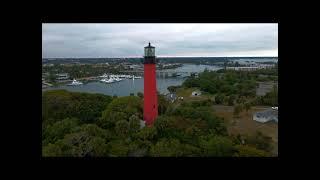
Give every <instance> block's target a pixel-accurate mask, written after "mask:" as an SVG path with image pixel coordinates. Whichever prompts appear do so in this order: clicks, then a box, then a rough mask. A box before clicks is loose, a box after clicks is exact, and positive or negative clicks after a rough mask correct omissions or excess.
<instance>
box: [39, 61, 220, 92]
mask: <svg viewBox="0 0 320 180" xmlns="http://www.w3.org/2000/svg"><path fill="white" fill-rule="evenodd" d="M206 68H207V69H208V70H218V69H221V67H218V66H210V65H191V64H185V65H183V66H182V67H178V68H176V69H174V71H175V72H177V73H179V72H189V73H190V72H202V71H204V70H205V69H206ZM166 71H172V70H169V69H168V70H166ZM186 75H187V74H185V73H182V75H181V76H178V77H174V78H173V77H171V78H166V77H157V89H158V91H159V92H160V93H161V94H166V93H168V90H167V88H168V86H177V85H181V84H182V83H183V81H184V80H185V79H186ZM143 83H144V79H143V78H141V79H135V80H132V79H124V80H123V81H120V82H116V83H111V84H106V83H103V82H99V81H95V82H89V83H85V84H83V85H80V86H67V85H61V86H58V87H50V88H46V89H44V91H46V90H52V89H66V90H68V91H74V92H88V93H100V94H105V95H110V96H113V95H117V96H129V95H130V93H134V94H135V95H136V94H137V93H138V92H142V93H143Z"/></svg>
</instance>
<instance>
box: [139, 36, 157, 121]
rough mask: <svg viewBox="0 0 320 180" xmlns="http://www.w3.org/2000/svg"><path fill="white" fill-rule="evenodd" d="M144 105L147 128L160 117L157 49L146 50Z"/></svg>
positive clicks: (149, 46) (148, 47)
mask: <svg viewBox="0 0 320 180" xmlns="http://www.w3.org/2000/svg"><path fill="white" fill-rule="evenodd" d="M143 64H144V104H143V119H144V121H145V123H146V125H147V126H151V125H152V124H153V123H154V121H155V119H156V118H157V116H158V96H157V81H156V56H155V47H153V46H151V45H150V42H149V45H148V46H146V47H145V48H144V62H143Z"/></svg>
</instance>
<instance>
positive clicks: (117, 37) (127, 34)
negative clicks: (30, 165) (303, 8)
mask: <svg viewBox="0 0 320 180" xmlns="http://www.w3.org/2000/svg"><path fill="white" fill-rule="evenodd" d="M149 41H150V42H151V44H152V45H153V46H155V47H156V56H159V57H161V56H278V24H274V23H269V24H230V23H228V24H116V23H113V24H67V23H65V24H51V23H50V24H42V57H44V58H59V57H75V58H85V57H92V58H94V57H142V56H143V52H144V51H143V48H144V47H145V46H146V45H147V44H148V42H149Z"/></svg>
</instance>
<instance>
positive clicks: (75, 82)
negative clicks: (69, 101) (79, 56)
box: [68, 79, 83, 86]
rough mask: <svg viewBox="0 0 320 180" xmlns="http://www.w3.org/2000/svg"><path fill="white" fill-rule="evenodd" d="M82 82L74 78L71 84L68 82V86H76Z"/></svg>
mask: <svg viewBox="0 0 320 180" xmlns="http://www.w3.org/2000/svg"><path fill="white" fill-rule="evenodd" d="M82 84H83V83H82V82H80V81H77V80H75V79H73V81H72V83H71V84H68V85H69V86H78V85H82Z"/></svg>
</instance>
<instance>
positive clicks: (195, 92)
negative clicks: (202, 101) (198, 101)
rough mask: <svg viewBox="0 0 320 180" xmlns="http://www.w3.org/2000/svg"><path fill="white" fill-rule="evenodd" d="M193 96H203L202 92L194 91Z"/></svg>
mask: <svg viewBox="0 0 320 180" xmlns="http://www.w3.org/2000/svg"><path fill="white" fill-rule="evenodd" d="M191 95H192V96H200V95H201V92H200V91H193V92H192V94H191Z"/></svg>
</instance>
